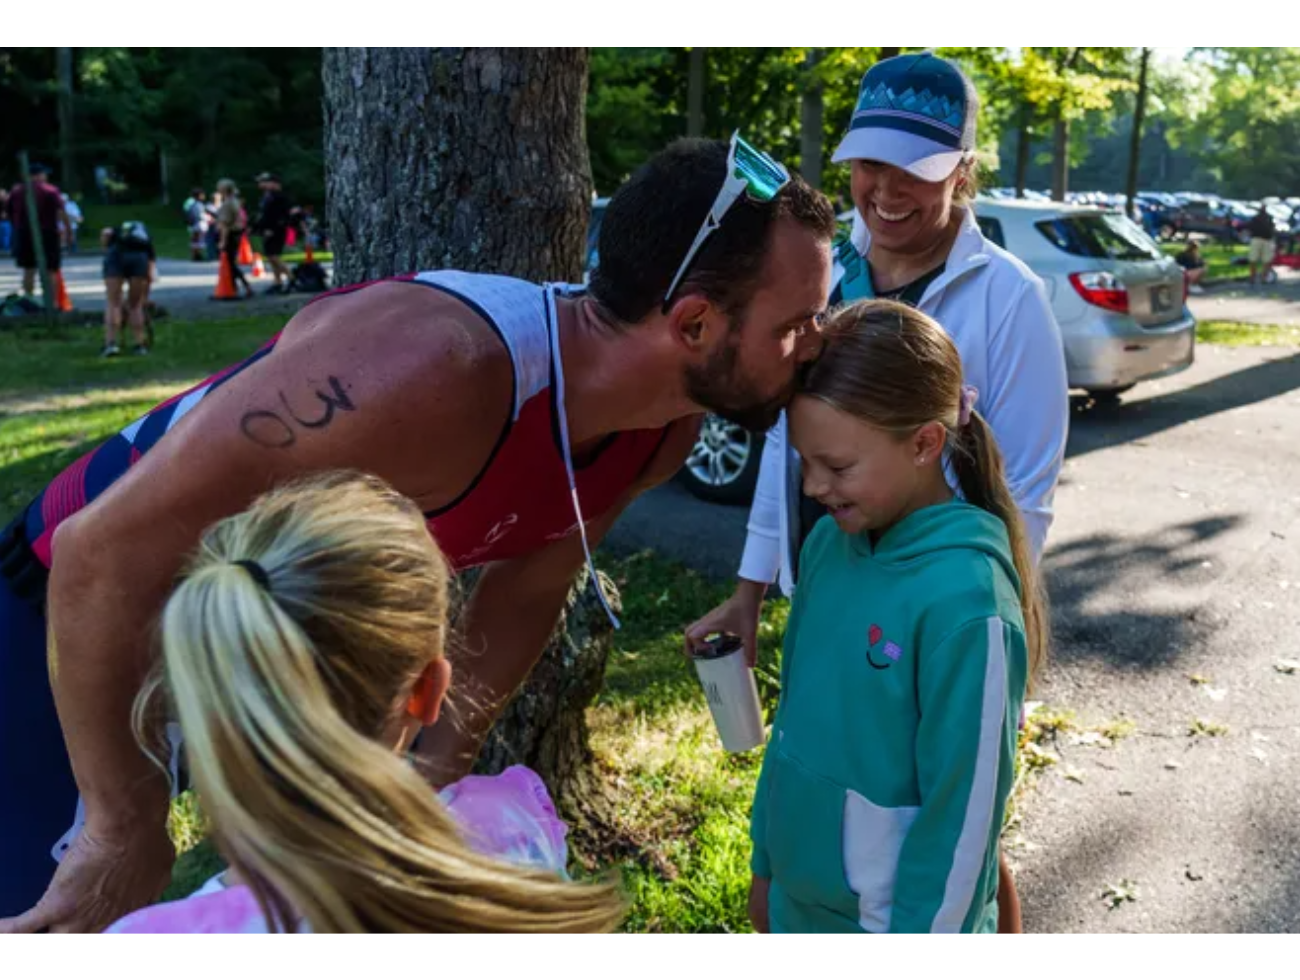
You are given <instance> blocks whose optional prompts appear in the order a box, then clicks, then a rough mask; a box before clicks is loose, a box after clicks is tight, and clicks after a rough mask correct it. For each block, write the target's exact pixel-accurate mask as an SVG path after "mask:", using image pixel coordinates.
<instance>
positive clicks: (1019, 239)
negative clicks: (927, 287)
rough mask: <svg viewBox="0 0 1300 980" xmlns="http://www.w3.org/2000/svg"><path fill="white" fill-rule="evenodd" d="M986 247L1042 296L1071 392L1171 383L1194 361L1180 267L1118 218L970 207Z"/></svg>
mask: <svg viewBox="0 0 1300 980" xmlns="http://www.w3.org/2000/svg"><path fill="white" fill-rule="evenodd" d="M975 214H976V217H977V218H978V219H979V224H980V229H981V230H982V231H983V232H984V235H985V237H987V238H988V239H989V240H990V241H993V242H996V243H997V244H998V245H1001V246H1002V247H1003V248H1005V249H1006V250H1007V251H1009V252H1011V254H1013V255H1015V256H1016V257H1017V258H1019V259H1020V260H1021V261H1022V262H1024V263H1025V264H1026V265H1028V266H1029V268H1031V269H1032V270H1033V271H1034V272H1035V273H1037V274H1038V276H1039V277H1041V278H1042V280H1043V282H1044V284H1045V285H1046V287H1047V294H1048V297H1049V298H1050V299H1051V303H1052V312H1053V313H1054V314H1055V315H1056V321H1057V323H1059V324H1060V325H1061V335H1062V337H1063V339H1064V341H1065V362H1066V368H1067V370H1068V373H1069V378H1070V387H1072V388H1082V389H1084V390H1086V391H1088V392H1089V393H1090V394H1092V395H1093V396H1094V397H1097V398H1108V399H1114V398H1117V397H1118V396H1119V395H1120V394H1121V393H1122V392H1125V391H1128V390H1129V389H1130V388H1132V387H1133V386H1134V385H1136V384H1137V383H1138V382H1140V381H1148V380H1150V379H1152V378H1159V377H1164V376H1165V375H1169V374H1175V373H1177V372H1179V371H1182V370H1184V369H1186V368H1188V367H1190V366H1191V364H1192V361H1193V359H1194V357H1195V356H1196V318H1195V317H1193V316H1192V314H1191V311H1189V310H1188V309H1187V303H1186V300H1187V287H1186V279H1185V277H1184V275H1183V270H1182V267H1181V266H1179V265H1178V263H1177V262H1175V261H1174V260H1173V259H1172V258H1170V257H1168V256H1166V255H1165V254H1164V253H1162V252H1161V251H1160V248H1159V246H1157V245H1156V243H1155V242H1154V241H1153V240H1152V239H1151V238H1150V236H1148V235H1147V234H1146V232H1144V231H1143V230H1142V229H1141V228H1139V227H1138V226H1137V225H1136V224H1134V223H1133V222H1132V221H1130V220H1129V219H1128V218H1127V217H1125V216H1124V215H1122V214H1117V213H1115V212H1113V211H1105V210H1102V209H1099V208H1090V207H1072V206H1070V205H1063V204H1055V203H1054V204H1042V203H1040V202H1028V201H984V200H981V201H978V202H976V205H975Z"/></svg>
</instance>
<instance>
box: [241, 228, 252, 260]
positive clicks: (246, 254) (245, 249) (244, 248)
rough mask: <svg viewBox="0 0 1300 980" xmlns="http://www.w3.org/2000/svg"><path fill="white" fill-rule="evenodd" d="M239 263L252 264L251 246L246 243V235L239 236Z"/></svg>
mask: <svg viewBox="0 0 1300 980" xmlns="http://www.w3.org/2000/svg"><path fill="white" fill-rule="evenodd" d="M239 264H240V265H252V264H253V246H252V245H249V244H248V236H247V235H240V236H239Z"/></svg>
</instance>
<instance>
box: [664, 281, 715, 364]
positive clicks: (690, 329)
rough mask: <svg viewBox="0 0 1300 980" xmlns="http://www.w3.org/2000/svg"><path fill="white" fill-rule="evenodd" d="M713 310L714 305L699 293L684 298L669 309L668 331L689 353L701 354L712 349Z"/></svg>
mask: <svg viewBox="0 0 1300 980" xmlns="http://www.w3.org/2000/svg"><path fill="white" fill-rule="evenodd" d="M712 310H713V306H712V304H711V303H709V301H708V300H707V299H705V298H704V297H703V296H700V295H699V294H698V293H694V294H691V295H689V296H683V297H682V298H681V299H679V300H677V301H676V302H675V303H673V305H672V306H670V307H669V308H668V329H669V330H670V331H671V332H672V336H673V340H674V341H676V342H677V343H678V344H679V345H681V346H682V347H683V348H685V349H686V351H687V352H688V353H690V354H700V353H703V352H704V351H706V350H708V348H709V347H710V339H711V338H710V337H709V323H710V320H711V317H710V313H711V312H712Z"/></svg>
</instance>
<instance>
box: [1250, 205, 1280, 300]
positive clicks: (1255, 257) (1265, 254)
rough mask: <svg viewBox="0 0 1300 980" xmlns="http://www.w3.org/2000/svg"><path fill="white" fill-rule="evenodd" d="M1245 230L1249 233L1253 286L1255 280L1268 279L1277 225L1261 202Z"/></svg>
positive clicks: (1263, 280)
mask: <svg viewBox="0 0 1300 980" xmlns="http://www.w3.org/2000/svg"><path fill="white" fill-rule="evenodd" d="M1246 230H1247V231H1248V232H1249V233H1250V284H1251V285H1252V286H1253V285H1255V284H1256V282H1267V281H1268V274H1269V270H1270V269H1271V268H1272V266H1273V258H1274V255H1275V254H1276V253H1275V251H1274V244H1273V240H1274V239H1275V238H1277V226H1276V225H1274V224H1273V216H1272V215H1271V214H1269V213H1268V208H1266V207H1265V206H1264V205H1262V204H1261V205H1260V206H1259V210H1258V211H1257V212H1255V216H1254V217H1253V218H1251V219H1250V224H1248V225H1247V226H1246Z"/></svg>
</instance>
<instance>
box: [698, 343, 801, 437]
mask: <svg viewBox="0 0 1300 980" xmlns="http://www.w3.org/2000/svg"><path fill="white" fill-rule="evenodd" d="M739 355H740V348H739V347H738V346H737V345H735V344H732V343H728V344H727V345H726V346H724V347H723V348H722V350H720V351H718V352H717V353H716V354H714V355H713V356H712V357H711V358H709V360H708V362H707V363H706V364H705V365H704V366H703V367H699V368H695V367H688V368H687V369H686V394H687V395H688V396H689V397H690V399H691V401H693V402H695V404H697V405H699V406H700V407H702V408H704V409H707V410H708V411H710V412H712V413H713V414H714V415H720V416H721V417H722V418H724V419H726V420H727V421H728V422H733V423H735V424H736V425H739V426H741V427H742V428H745V429H748V430H749V431H751V432H765V431H767V430H768V429H770V428H772V426H774V425H775V424H776V420H777V419H778V418H780V416H781V411H782V410H783V409H784V408H785V407H786V406H787V405H788V404H789V403H790V399H791V398H792V397H794V391H795V382H794V379H793V378H792V379H791V380H790V383H789V384H788V385H786V386H785V387H784V388H782V389H781V390H780V391H779V392H777V393H776V394H775V395H770V396H767V397H764V396H763V395H762V394H760V393H759V392H757V391H755V389H754V386H753V384H752V383H751V382H750V381H748V380H747V379H745V378H743V377H741V376H740V372H739V370H738V369H737V361H738V360H739Z"/></svg>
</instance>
